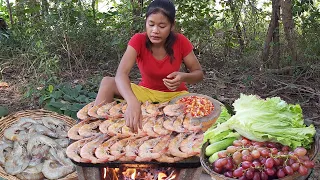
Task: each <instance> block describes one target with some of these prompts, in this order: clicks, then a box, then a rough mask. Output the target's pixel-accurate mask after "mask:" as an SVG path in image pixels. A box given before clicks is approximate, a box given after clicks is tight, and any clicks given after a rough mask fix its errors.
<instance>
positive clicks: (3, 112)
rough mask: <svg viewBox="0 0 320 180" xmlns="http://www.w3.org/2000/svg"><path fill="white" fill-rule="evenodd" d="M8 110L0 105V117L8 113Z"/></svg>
mask: <svg viewBox="0 0 320 180" xmlns="http://www.w3.org/2000/svg"><path fill="white" fill-rule="evenodd" d="M8 113H9V110H8V108H7V107H5V106H0V117H3V116H6V115H8Z"/></svg>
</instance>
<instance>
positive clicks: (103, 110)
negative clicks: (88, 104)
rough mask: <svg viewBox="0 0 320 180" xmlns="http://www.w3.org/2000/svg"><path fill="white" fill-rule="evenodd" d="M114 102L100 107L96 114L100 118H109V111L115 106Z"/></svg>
mask: <svg viewBox="0 0 320 180" xmlns="http://www.w3.org/2000/svg"><path fill="white" fill-rule="evenodd" d="M116 103H117V102H116V101H113V102H111V103H107V104H105V105H103V106H101V107H100V108H99V109H98V110H97V114H98V116H100V117H104V118H106V117H108V116H109V110H110V109H111V108H112V107H113V106H114V105H115V104H116Z"/></svg>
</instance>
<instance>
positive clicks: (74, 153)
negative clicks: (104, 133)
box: [66, 136, 96, 163]
mask: <svg viewBox="0 0 320 180" xmlns="http://www.w3.org/2000/svg"><path fill="white" fill-rule="evenodd" d="M95 138H96V136H92V137H89V138H85V139H80V140H78V141H76V142H74V143H72V144H70V145H69V146H68V147H67V150H66V154H67V156H68V157H69V158H70V159H72V160H74V161H76V162H82V163H89V162H90V159H85V158H82V157H81V156H80V150H81V148H82V147H83V146H84V145H85V144H86V143H88V142H90V141H92V140H93V139H95Z"/></svg>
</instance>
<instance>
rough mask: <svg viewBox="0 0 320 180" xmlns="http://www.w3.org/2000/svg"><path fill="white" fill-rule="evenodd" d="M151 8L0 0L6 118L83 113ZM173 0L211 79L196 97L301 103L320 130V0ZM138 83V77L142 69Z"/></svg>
mask: <svg viewBox="0 0 320 180" xmlns="http://www.w3.org/2000/svg"><path fill="white" fill-rule="evenodd" d="M150 2H151V1H150V0H117V1H115V0H105V1H101V0H100V1H99V0H64V1H61V0H10V1H9V0H0V117H1V116H4V115H6V114H8V113H14V112H16V111H20V110H27V109H39V108H44V109H47V110H51V111H55V112H58V113H61V114H65V115H68V116H71V117H75V114H76V112H77V111H78V110H79V109H80V108H81V107H83V106H84V105H85V104H87V103H88V102H90V101H93V100H94V98H95V96H96V93H97V90H98V87H99V83H100V80H101V79H102V77H103V76H114V75H115V72H116V69H117V66H118V64H119V62H120V59H121V56H122V54H123V52H124V50H125V48H126V46H127V42H128V40H129V39H130V37H131V36H132V35H133V34H134V33H136V32H142V31H144V21H145V14H144V13H145V10H146V7H147V6H148V4H149V3H150ZM174 3H175V5H176V8H177V17H176V31H177V32H181V33H183V34H184V35H185V36H187V37H188V38H189V39H190V40H191V42H192V43H193V45H194V51H195V53H196V55H197V57H198V59H199V61H200V63H201V65H202V67H203V70H204V71H205V74H206V77H205V79H204V81H202V82H201V83H198V84H195V85H189V90H190V92H193V93H200V94H205V95H208V96H211V97H214V98H216V99H218V100H219V101H221V102H223V103H224V104H225V105H226V106H227V107H230V108H231V109H232V103H233V102H234V100H235V99H237V98H239V96H240V94H241V93H244V94H256V95H259V96H261V97H262V98H268V97H274V96H279V97H281V98H282V99H283V100H285V101H286V102H288V103H292V104H300V105H301V107H302V109H303V114H304V118H305V122H306V123H307V124H310V123H313V124H314V125H315V126H316V128H317V130H319V126H320V1H319V0H220V1H219V0H216V1H215V0H175V1H174ZM182 70H185V69H184V68H183V67H182ZM130 78H131V81H133V82H138V81H139V79H140V74H139V73H138V70H137V67H135V68H134V69H133V70H132V72H131V73H130ZM319 164H320V163H319V158H318V160H317V165H316V169H318V171H314V172H319V169H320V167H319ZM313 177H314V178H315V179H317V178H318V177H320V176H319V173H318V174H313Z"/></svg>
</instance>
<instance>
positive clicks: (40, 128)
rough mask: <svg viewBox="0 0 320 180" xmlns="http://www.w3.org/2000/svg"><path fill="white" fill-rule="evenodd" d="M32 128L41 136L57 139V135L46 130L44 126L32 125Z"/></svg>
mask: <svg viewBox="0 0 320 180" xmlns="http://www.w3.org/2000/svg"><path fill="white" fill-rule="evenodd" d="M33 128H34V129H35V131H36V132H38V133H39V134H43V135H46V136H50V137H53V138H58V137H59V136H58V134H57V133H55V132H53V131H52V130H51V129H49V128H47V127H46V126H44V125H41V124H34V125H33Z"/></svg>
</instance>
